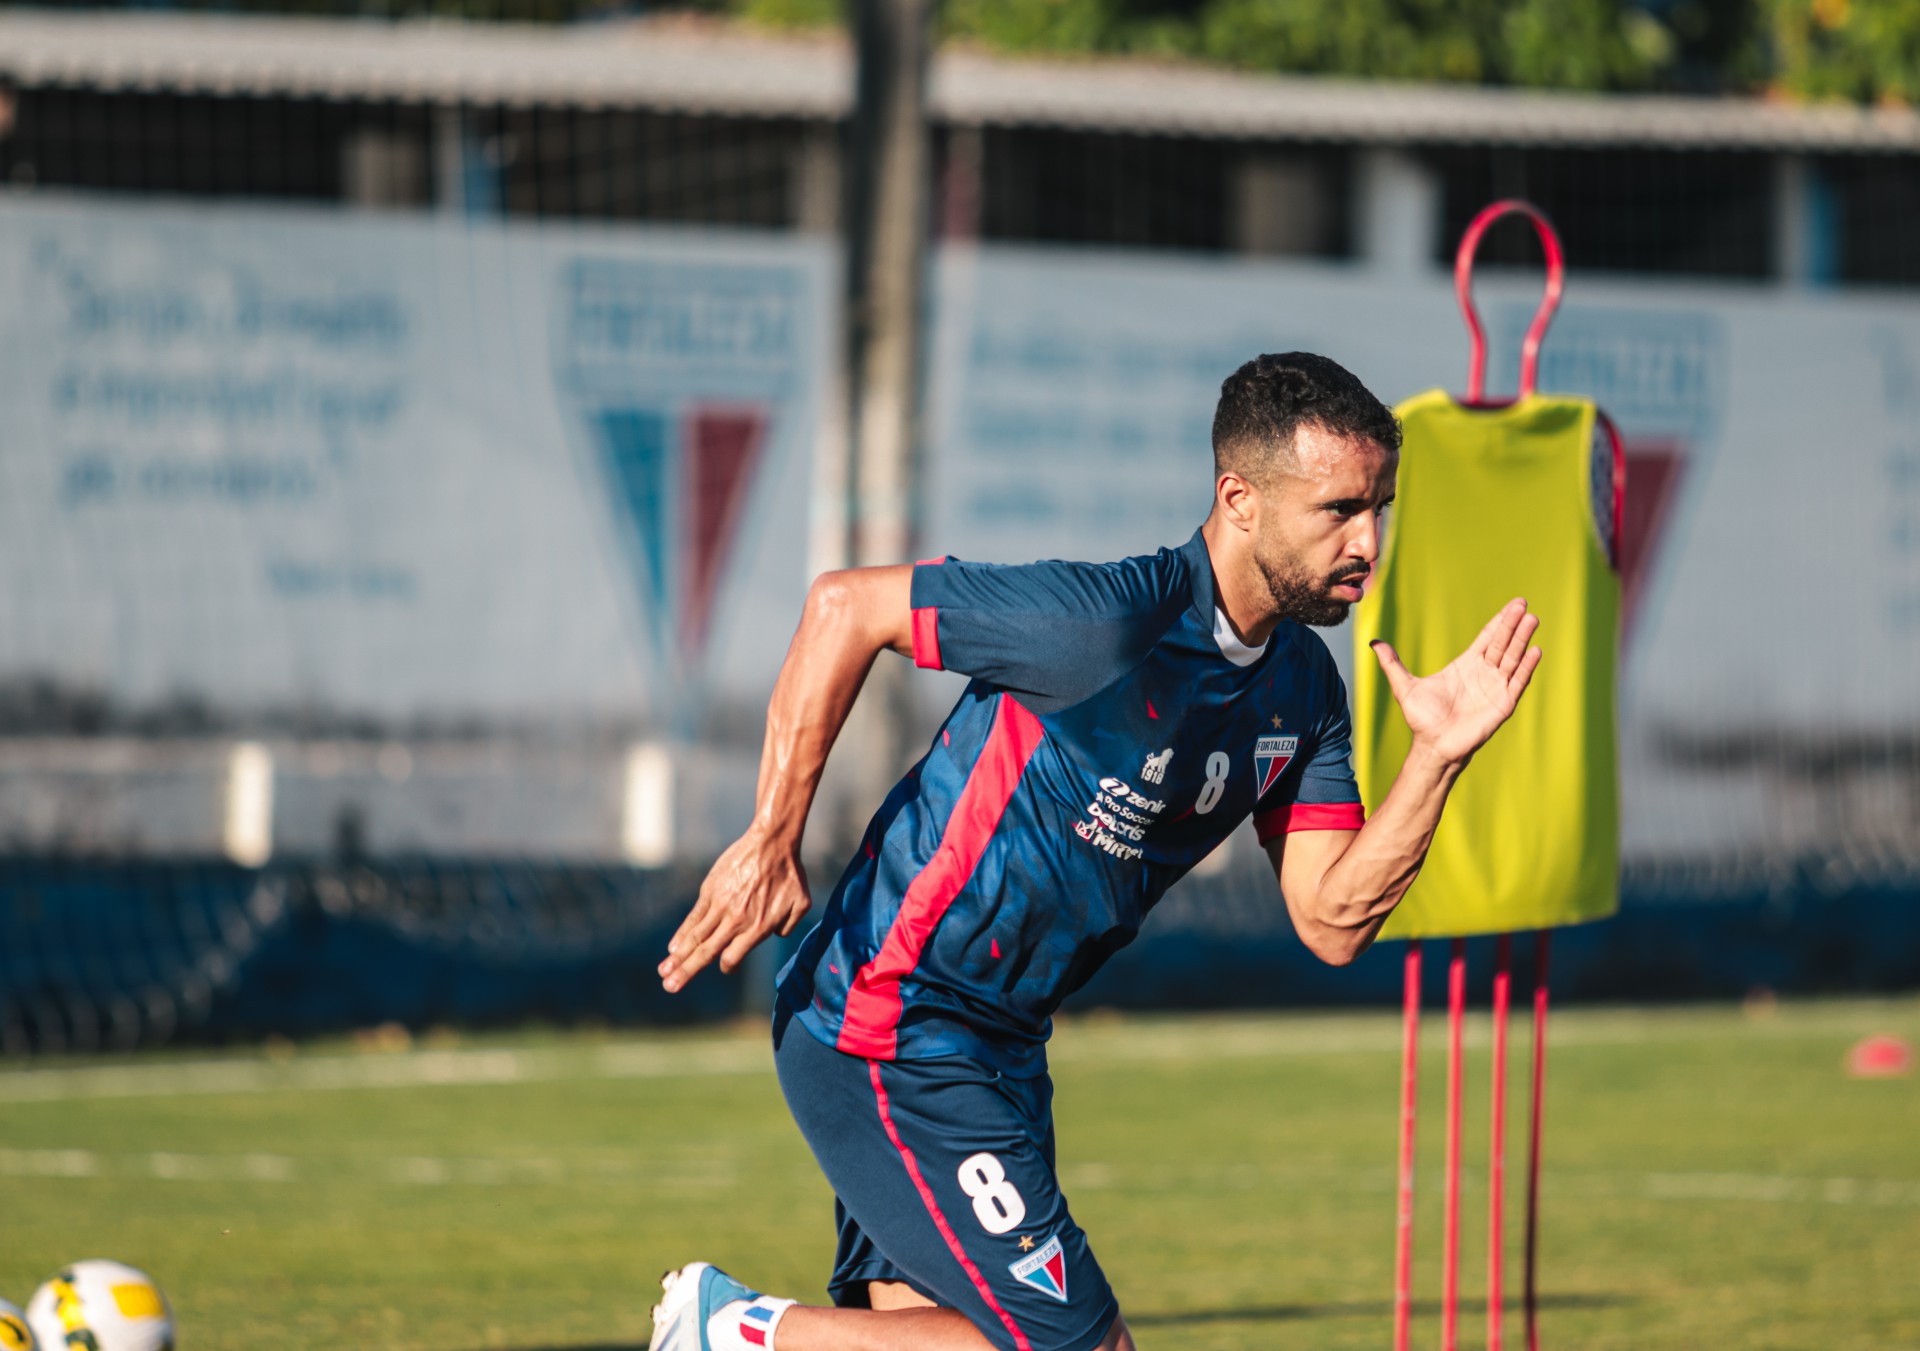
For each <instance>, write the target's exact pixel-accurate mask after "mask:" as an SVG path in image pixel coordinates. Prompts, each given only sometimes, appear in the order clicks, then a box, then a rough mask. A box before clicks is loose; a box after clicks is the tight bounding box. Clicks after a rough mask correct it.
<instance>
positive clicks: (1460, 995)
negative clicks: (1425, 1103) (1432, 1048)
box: [1440, 938, 1467, 1351]
mask: <svg viewBox="0 0 1920 1351" xmlns="http://www.w3.org/2000/svg"><path fill="white" fill-rule="evenodd" d="M1466 1019H1467V940H1466V939H1464V938H1456V939H1454V940H1453V959H1452V960H1451V961H1450V962H1449V963H1448V964H1447V1230H1446V1235H1445V1239H1446V1247H1445V1248H1444V1250H1443V1251H1442V1253H1441V1257H1440V1263H1441V1278H1440V1351H1455V1346H1456V1341H1457V1338H1456V1332H1457V1330H1458V1325H1459V1321H1460V1088H1461V1080H1462V1069H1463V1067H1462V1064H1461V1061H1462V1056H1461V1053H1460V1032H1461V1028H1462V1025H1463V1024H1464V1023H1465V1022H1466Z"/></svg>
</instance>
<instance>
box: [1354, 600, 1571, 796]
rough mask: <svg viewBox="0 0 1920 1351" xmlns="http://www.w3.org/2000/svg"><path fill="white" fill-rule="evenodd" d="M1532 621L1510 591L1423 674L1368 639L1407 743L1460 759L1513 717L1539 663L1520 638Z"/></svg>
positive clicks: (1535, 620)
mask: <svg viewBox="0 0 1920 1351" xmlns="http://www.w3.org/2000/svg"><path fill="white" fill-rule="evenodd" d="M1539 627H1540V618H1539V616H1538V615H1531V614H1528V613H1527V603H1526V601H1525V600H1522V599H1520V598H1519V597H1515V598H1514V599H1513V600H1510V601H1508V602H1507V603H1506V604H1505V605H1504V606H1502V607H1501V609H1500V613H1499V614H1497V615H1495V616H1494V617H1493V618H1492V619H1490V620H1488V621H1487V626H1486V627H1485V628H1484V629H1481V630H1480V636H1479V637H1478V638H1475V639H1474V640H1473V642H1472V643H1471V644H1470V645H1469V646H1468V647H1467V650H1466V651H1465V652H1462V653H1461V654H1460V655H1459V656H1458V657H1455V658H1454V659H1453V660H1452V661H1450V662H1448V663H1447V664H1446V665H1445V666H1443V667H1441V668H1440V669H1439V670H1438V671H1435V672H1434V673H1433V674H1432V675H1430V676H1427V677H1425V678H1424V679H1423V678H1421V677H1420V676H1416V675H1414V674H1413V673H1412V672H1410V671H1409V670H1407V668H1406V667H1405V666H1403V665H1401V663H1400V656H1399V654H1398V653H1396V652H1395V651H1394V650H1393V647H1392V645H1391V644H1389V643H1386V642H1378V641H1377V642H1375V643H1374V644H1373V655H1374V656H1375V657H1376V658H1378V659H1379V662H1380V669H1381V670H1382V671H1384V672H1386V676H1387V686H1388V688H1390V689H1391V690H1392V691H1393V697H1394V699H1395V700H1397V701H1398V702H1399V704H1400V712H1401V713H1402V714H1403V715H1405V717H1406V719H1407V726H1408V727H1409V728H1411V729H1412V731H1413V739H1414V742H1415V744H1416V745H1423V746H1425V747H1426V748H1427V749H1429V750H1431V751H1432V752H1434V753H1435V754H1437V755H1439V756H1440V757H1441V758H1442V759H1444V760H1447V761H1450V762H1452V763H1454V764H1465V763H1466V762H1467V760H1468V759H1469V758H1470V757H1471V756H1472V755H1473V753H1474V752H1475V751H1477V750H1479V749H1480V748H1481V747H1482V746H1484V745H1486V744H1487V738H1489V737H1491V736H1492V735H1493V734H1494V733H1495V732H1496V731H1498V730H1499V728H1500V724H1501V723H1503V722H1505V721H1506V720H1507V719H1508V718H1510V717H1512V716H1513V710H1514V707H1515V705H1517V704H1518V703H1519V702H1520V696H1521V695H1522V694H1524V693H1526V689H1527V682H1528V681H1530V680H1532V679H1533V670H1534V667H1536V666H1538V665H1539V664H1540V649H1539V648H1537V647H1529V646H1528V645H1527V644H1528V643H1529V642H1530V641H1531V640H1532V638H1533V635H1534V631H1535V630H1536V629H1538V628H1539Z"/></svg>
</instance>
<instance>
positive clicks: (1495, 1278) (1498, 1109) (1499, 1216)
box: [1487, 934, 1513, 1351]
mask: <svg viewBox="0 0 1920 1351" xmlns="http://www.w3.org/2000/svg"><path fill="white" fill-rule="evenodd" d="M1512 980H1513V936H1512V935H1511V934H1501V935H1500V941H1499V942H1498V943H1497V944H1495V945H1494V952H1493V1120H1492V1124H1491V1125H1490V1127H1489V1128H1488V1134H1489V1136H1490V1138H1491V1144H1490V1145H1489V1147H1488V1159H1487V1351H1500V1342H1501V1335H1502V1332H1503V1329H1502V1328H1501V1326H1500V1320H1501V1316H1502V1315H1503V1314H1504V1313H1505V1312H1506V1293H1505V1291H1503V1290H1502V1289H1501V1278H1502V1276H1503V1274H1504V1273H1503V1272H1502V1270H1501V1261H1502V1258H1503V1255H1504V1254H1503V1252H1502V1246H1503V1244H1502V1240H1503V1238H1504V1236H1505V1232H1506V1224H1505V1220H1506V1216H1505V1213H1504V1208H1505V1205H1506V1196H1507V1001H1508V994H1509V990H1510V988H1511V986H1512Z"/></svg>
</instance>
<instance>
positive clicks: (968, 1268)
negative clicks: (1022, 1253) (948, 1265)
mask: <svg viewBox="0 0 1920 1351" xmlns="http://www.w3.org/2000/svg"><path fill="white" fill-rule="evenodd" d="M867 1069H868V1071H869V1072H870V1073H871V1075H872V1077H873V1096H874V1100H875V1101H876V1102H878V1103H879V1104H880V1124H881V1125H882V1126H885V1127H886V1128H887V1139H889V1140H891V1141H893V1147H894V1148H895V1149H897V1150H899V1151H900V1161H901V1162H902V1163H904V1164H906V1165H907V1176H908V1177H910V1178H912V1179H913V1185H914V1188H915V1189H916V1190H917V1191H919V1193H920V1202H921V1204H922V1205H924V1206H926V1208H927V1214H929V1215H931V1216H933V1227H934V1228H935V1229H938V1230H939V1231H940V1237H941V1238H944V1239H945V1240H946V1241H947V1251H949V1252H951V1253H952V1254H953V1256H954V1260H956V1261H957V1262H959V1263H960V1266H961V1268H962V1269H963V1270H964V1271H965V1272H966V1273H967V1277H968V1279H970V1280H971V1281H972V1282H973V1288H974V1289H975V1290H978V1291H979V1292H980V1298H981V1299H983V1300H985V1301H986V1303H987V1307H988V1308H989V1309H992V1310H993V1311H994V1312H995V1313H997V1314H999V1315H1000V1321H1001V1322H1002V1323H1004V1324H1006V1328H1007V1331H1008V1332H1009V1333H1011V1334H1012V1336H1013V1344H1014V1346H1015V1347H1017V1348H1018V1351H1033V1346H1032V1344H1031V1343H1030V1342H1028V1341H1027V1336H1026V1334H1025V1333H1024V1332H1022V1331H1020V1325H1019V1324H1018V1323H1016V1322H1014V1321H1013V1315H1012V1314H1010V1313H1008V1312H1007V1311H1006V1310H1005V1309H1003V1308H1001V1307H1000V1301H999V1300H997V1299H995V1298H994V1297H993V1289H992V1287H991V1286H989V1285H988V1284H987V1280H986V1277H984V1276H982V1275H981V1274H980V1268H979V1267H977V1266H975V1265H974V1264H973V1259H972V1258H971V1257H968V1256H967V1250H966V1249H965V1248H963V1247H961V1246H960V1236H959V1235H958V1234H956V1233H954V1232H953V1226H952V1225H950V1224H948V1223H947V1217H946V1216H945V1215H943V1214H942V1213H941V1212H940V1202H939V1201H938V1200H936V1199H935V1198H934V1195H933V1188H932V1187H929V1186H928V1185H927V1180H926V1178H924V1177H922V1176H921V1175H920V1161H919V1160H918V1159H916V1158H914V1157H913V1151H912V1150H911V1149H908V1148H907V1144H906V1141H904V1140H902V1139H901V1138H900V1132H899V1131H898V1130H897V1129H895V1128H894V1124H893V1109H892V1107H891V1106H890V1105H889V1104H888V1102H887V1089H886V1085H884V1084H882V1083H881V1082H880V1062H879V1061H878V1060H869V1061H868V1062H867Z"/></svg>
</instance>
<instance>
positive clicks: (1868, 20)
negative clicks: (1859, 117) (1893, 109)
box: [1762, 0, 1920, 104]
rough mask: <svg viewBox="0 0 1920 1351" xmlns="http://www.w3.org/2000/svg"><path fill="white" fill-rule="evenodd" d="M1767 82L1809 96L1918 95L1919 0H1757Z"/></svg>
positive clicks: (1880, 99) (1882, 99)
mask: <svg viewBox="0 0 1920 1351" xmlns="http://www.w3.org/2000/svg"><path fill="white" fill-rule="evenodd" d="M1762 3H1763V5H1764V8H1765V12H1766V16H1767V21H1768V22H1767V27H1768V30H1769V33H1770V36H1771V38H1772V49H1773V56H1774V63H1773V65H1774V69H1773V83H1774V85H1775V87H1776V88H1777V89H1778V90H1780V91H1781V92H1783V93H1787V94H1791V95H1795V96H1797V97H1800V98H1809V99H1834V98H1840V99H1854V100H1859V101H1862V102H1877V103H1895V104H1911V103H1913V102H1914V101H1915V100H1916V97H1920V0H1762Z"/></svg>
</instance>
